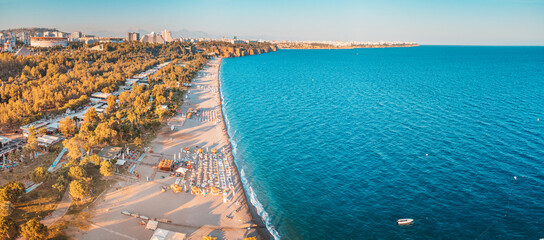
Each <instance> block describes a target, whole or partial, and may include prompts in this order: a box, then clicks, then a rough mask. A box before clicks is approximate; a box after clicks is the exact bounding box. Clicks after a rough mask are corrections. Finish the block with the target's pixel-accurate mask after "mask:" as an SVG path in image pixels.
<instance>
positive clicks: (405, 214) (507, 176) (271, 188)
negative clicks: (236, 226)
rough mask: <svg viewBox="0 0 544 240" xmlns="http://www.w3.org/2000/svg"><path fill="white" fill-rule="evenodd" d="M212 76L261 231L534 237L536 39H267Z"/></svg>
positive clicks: (538, 92) (540, 94) (541, 63)
mask: <svg viewBox="0 0 544 240" xmlns="http://www.w3.org/2000/svg"><path fill="white" fill-rule="evenodd" d="M220 82H221V89H220V90H221V93H222V102H223V105H222V107H223V110H224V113H225V117H226V123H227V127H228V133H229V136H230V140H231V143H232V145H233V147H234V155H235V161H236V164H237V165H238V167H239V168H240V169H241V171H242V176H243V182H244V187H245V188H246V190H247V192H248V195H249V198H250V200H251V202H252V204H253V205H254V206H255V207H256V209H257V212H258V213H259V214H260V216H261V218H262V219H263V220H264V222H265V223H266V225H267V228H268V229H269V230H270V232H271V233H272V235H273V238H276V239H509V240H510V239H540V238H544V47H495V46H419V47H411V48H379V49H345V50H279V51H277V52H272V53H267V54H261V55H255V56H248V57H240V58H228V59H224V60H223V62H222V65H221V69H220ZM402 218H411V219H413V220H414V222H413V224H411V225H409V226H399V225H398V224H397V220H398V219H402Z"/></svg>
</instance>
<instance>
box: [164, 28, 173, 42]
mask: <svg viewBox="0 0 544 240" xmlns="http://www.w3.org/2000/svg"><path fill="white" fill-rule="evenodd" d="M162 38H163V39H164V41H166V42H171V41H172V40H174V39H173V38H172V33H171V32H170V31H168V30H166V29H164V31H162Z"/></svg>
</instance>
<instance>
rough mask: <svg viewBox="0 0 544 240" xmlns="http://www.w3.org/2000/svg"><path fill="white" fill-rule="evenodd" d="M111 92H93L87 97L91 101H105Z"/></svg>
mask: <svg viewBox="0 0 544 240" xmlns="http://www.w3.org/2000/svg"><path fill="white" fill-rule="evenodd" d="M110 95H111V93H103V92H95V93H93V94H92V95H91V97H90V98H89V99H90V100H91V102H93V103H99V102H107V99H108V97H109V96H110Z"/></svg>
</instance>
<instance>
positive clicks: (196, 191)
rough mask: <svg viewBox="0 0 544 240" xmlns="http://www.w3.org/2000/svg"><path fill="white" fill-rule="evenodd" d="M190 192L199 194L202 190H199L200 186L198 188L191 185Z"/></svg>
mask: <svg viewBox="0 0 544 240" xmlns="http://www.w3.org/2000/svg"><path fill="white" fill-rule="evenodd" d="M191 193H192V194H193V195H200V194H202V191H201V190H200V188H198V187H196V186H192V187H191Z"/></svg>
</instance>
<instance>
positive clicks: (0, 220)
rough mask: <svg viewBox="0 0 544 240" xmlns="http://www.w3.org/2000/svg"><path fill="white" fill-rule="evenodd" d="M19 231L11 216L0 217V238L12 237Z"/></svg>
mask: <svg viewBox="0 0 544 240" xmlns="http://www.w3.org/2000/svg"><path fill="white" fill-rule="evenodd" d="M18 233H19V226H18V225H17V223H15V221H14V220H13V219H12V218H9V217H0V238H2V239H13V238H15V237H17V235H18Z"/></svg>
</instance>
